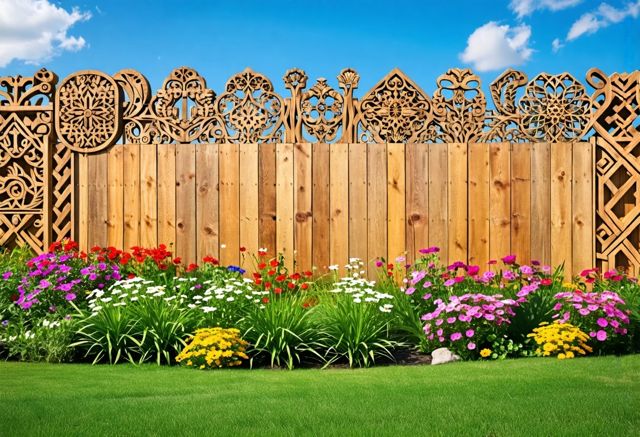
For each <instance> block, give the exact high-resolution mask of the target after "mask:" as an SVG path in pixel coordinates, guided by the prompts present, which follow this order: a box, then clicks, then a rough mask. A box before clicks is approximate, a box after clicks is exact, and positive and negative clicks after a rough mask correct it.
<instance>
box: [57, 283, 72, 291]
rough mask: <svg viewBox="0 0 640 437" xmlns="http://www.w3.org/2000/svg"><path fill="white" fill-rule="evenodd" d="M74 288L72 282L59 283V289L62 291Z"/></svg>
mask: <svg viewBox="0 0 640 437" xmlns="http://www.w3.org/2000/svg"><path fill="white" fill-rule="evenodd" d="M72 288H73V285H72V284H71V283H66V284H60V285H58V290H60V291H71V289H72Z"/></svg>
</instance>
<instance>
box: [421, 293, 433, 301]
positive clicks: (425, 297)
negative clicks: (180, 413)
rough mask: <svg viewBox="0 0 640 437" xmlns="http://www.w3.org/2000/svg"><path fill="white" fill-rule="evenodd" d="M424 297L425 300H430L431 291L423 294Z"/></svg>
mask: <svg viewBox="0 0 640 437" xmlns="http://www.w3.org/2000/svg"><path fill="white" fill-rule="evenodd" d="M422 298H423V299H424V300H429V299H431V293H427V294H425V295H424V296H422Z"/></svg>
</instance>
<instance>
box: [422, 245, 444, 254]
mask: <svg viewBox="0 0 640 437" xmlns="http://www.w3.org/2000/svg"><path fill="white" fill-rule="evenodd" d="M418 252H420V253H421V254H423V255H428V254H430V253H438V252H440V248H439V247H436V246H431V247H428V248H426V249H420V250H419V251H418Z"/></svg>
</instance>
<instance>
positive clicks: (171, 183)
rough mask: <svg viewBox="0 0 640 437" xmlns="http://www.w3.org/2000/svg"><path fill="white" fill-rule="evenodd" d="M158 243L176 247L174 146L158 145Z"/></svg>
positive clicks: (173, 248) (172, 248)
mask: <svg viewBox="0 0 640 437" xmlns="http://www.w3.org/2000/svg"><path fill="white" fill-rule="evenodd" d="M158 242H159V243H160V244H166V245H167V247H169V248H170V249H169V250H172V251H175V246H176V145H175V144H159V145H158Z"/></svg>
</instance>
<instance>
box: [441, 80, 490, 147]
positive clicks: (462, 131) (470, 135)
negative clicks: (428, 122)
mask: <svg viewBox="0 0 640 437" xmlns="http://www.w3.org/2000/svg"><path fill="white" fill-rule="evenodd" d="M432 102H433V114H434V117H435V120H436V122H437V125H438V132H437V137H438V139H440V140H441V141H442V142H445V143H465V142H471V141H475V140H476V139H477V138H478V137H479V136H480V135H481V133H482V128H483V126H484V113H485V109H486V100H485V98H484V93H483V92H482V89H481V88H480V78H479V77H478V76H476V75H475V74H473V73H472V72H471V70H469V69H460V68H453V69H451V70H449V71H447V72H446V73H445V74H443V75H442V76H440V77H439V78H438V89H437V90H436V92H435V93H434V95H433V100H432Z"/></svg>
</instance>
